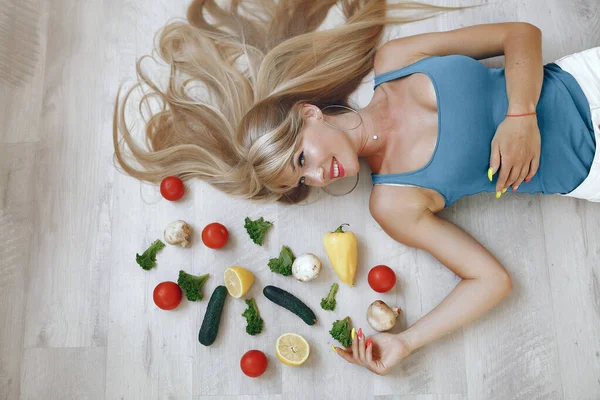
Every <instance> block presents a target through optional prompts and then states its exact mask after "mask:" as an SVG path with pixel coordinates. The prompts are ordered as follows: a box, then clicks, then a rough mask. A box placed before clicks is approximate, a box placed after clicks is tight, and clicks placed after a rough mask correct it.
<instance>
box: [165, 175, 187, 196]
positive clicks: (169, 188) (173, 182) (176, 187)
mask: <svg viewBox="0 0 600 400" xmlns="http://www.w3.org/2000/svg"><path fill="white" fill-rule="evenodd" d="M184 191H185V187H184V186H183V182H182V181H181V179H179V178H178V177H176V176H167V177H166V178H165V179H163V180H162V182H161V183H160V194H162V197H164V198H165V199H167V200H169V201H175V200H179V199H180V198H181V197H182V196H183V192H184Z"/></svg>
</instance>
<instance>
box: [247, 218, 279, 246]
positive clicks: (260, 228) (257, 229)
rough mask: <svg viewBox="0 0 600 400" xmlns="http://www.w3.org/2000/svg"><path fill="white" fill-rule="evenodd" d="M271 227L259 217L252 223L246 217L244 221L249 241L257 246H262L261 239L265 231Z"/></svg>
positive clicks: (271, 224) (270, 223)
mask: <svg viewBox="0 0 600 400" xmlns="http://www.w3.org/2000/svg"><path fill="white" fill-rule="evenodd" d="M272 226H273V223H272V222H271V221H265V219H264V218H263V217H260V218H259V219H257V220H256V221H252V220H251V219H250V218H248V217H246V219H245V220H244V228H246V231H247V232H248V235H250V239H252V241H253V242H254V243H256V244H257V245H259V246H262V242H263V238H264V236H265V233H266V232H267V230H268V229H269V228H270V227H272Z"/></svg>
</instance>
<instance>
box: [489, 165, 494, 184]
mask: <svg viewBox="0 0 600 400" xmlns="http://www.w3.org/2000/svg"><path fill="white" fill-rule="evenodd" d="M492 172H493V171H492V169H491V168H489V169H488V179H489V180H490V182H491V181H492V176H493V175H494V174H493V173H492Z"/></svg>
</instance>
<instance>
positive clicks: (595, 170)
mask: <svg viewBox="0 0 600 400" xmlns="http://www.w3.org/2000/svg"><path fill="white" fill-rule="evenodd" d="M555 63H556V64H557V65H558V66H559V67H561V68H562V69H563V70H564V71H567V72H568V73H570V74H571V75H573V77H574V78H575V80H576V81H577V83H579V86H581V89H582V90H583V93H584V94H585V97H586V98H587V100H588V102H589V103H590V109H591V111H592V122H593V124H594V134H595V135H596V153H595V155H594V161H593V162H592V168H591V169H590V173H589V174H588V176H587V178H585V180H584V181H583V182H582V183H581V185H579V186H577V188H576V189H575V190H573V191H572V192H571V193H568V194H566V195H565V196H570V197H577V198H579V199H585V200H589V201H596V202H600V47H594V48H593V49H589V50H585V51H582V52H581V53H575V54H571V55H569V56H565V57H563V58H561V59H560V60H558V61H555Z"/></svg>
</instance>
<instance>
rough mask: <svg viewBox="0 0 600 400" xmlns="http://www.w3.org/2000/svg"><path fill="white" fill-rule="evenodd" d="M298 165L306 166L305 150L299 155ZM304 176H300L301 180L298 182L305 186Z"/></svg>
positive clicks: (299, 184)
mask: <svg viewBox="0 0 600 400" xmlns="http://www.w3.org/2000/svg"><path fill="white" fill-rule="evenodd" d="M298 165H299V166H300V168H302V167H304V152H302V153H300V155H299V156H298ZM304 181H305V179H304V177H302V178H300V182H298V186H304Z"/></svg>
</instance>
